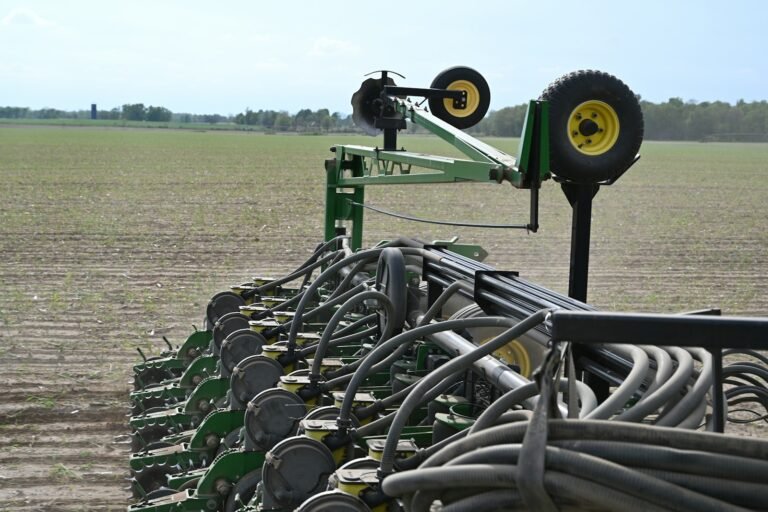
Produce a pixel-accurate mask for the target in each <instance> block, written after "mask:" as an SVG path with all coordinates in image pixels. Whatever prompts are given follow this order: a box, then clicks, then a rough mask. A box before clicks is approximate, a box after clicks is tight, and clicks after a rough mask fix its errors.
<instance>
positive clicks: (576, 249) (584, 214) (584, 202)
mask: <svg viewBox="0 0 768 512" xmlns="http://www.w3.org/2000/svg"><path fill="white" fill-rule="evenodd" d="M562 187H563V192H564V193H565V197H567V198H568V202H569V203H571V208H572V209H573V218H572V222H571V264H570V273H569V275H568V296H569V297H571V298H573V299H576V300H579V301H581V302H586V301H587V281H588V277H589V242H590V233H591V229H592V199H593V198H594V197H595V194H597V192H598V190H600V185H598V184H594V183H586V184H585V183H563V184H562Z"/></svg>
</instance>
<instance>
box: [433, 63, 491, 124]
mask: <svg viewBox="0 0 768 512" xmlns="http://www.w3.org/2000/svg"><path fill="white" fill-rule="evenodd" d="M461 81H464V82H469V84H471V86H472V89H473V90H467V93H468V97H467V107H466V108H465V109H463V110H460V109H451V108H450V107H446V102H448V103H449V105H450V104H451V101H452V100H445V99H443V98H429V110H430V111H432V114H434V115H435V116H437V117H439V118H440V119H442V120H443V121H445V122H447V123H449V124H451V125H453V126H455V127H456V128H459V129H460V130H464V129H465V128H469V127H471V126H474V125H476V124H477V123H479V122H480V121H482V120H483V118H484V117H485V114H486V113H487V112H488V107H489V106H490V105H491V89H490V88H489V87H488V82H486V81H485V78H483V75H481V74H480V73H478V72H477V71H475V70H474V69H472V68H467V67H463V66H456V67H453V68H448V69H446V70H445V71H442V72H440V73H439V74H438V75H437V76H436V77H435V79H434V80H432V85H430V87H431V88H433V89H462V87H461V84H460V82H461Z"/></svg>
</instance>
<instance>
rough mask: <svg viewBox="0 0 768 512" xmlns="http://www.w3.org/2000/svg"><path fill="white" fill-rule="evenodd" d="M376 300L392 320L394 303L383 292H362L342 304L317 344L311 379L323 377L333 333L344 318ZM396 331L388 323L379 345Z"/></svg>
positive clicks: (310, 374)
mask: <svg viewBox="0 0 768 512" xmlns="http://www.w3.org/2000/svg"><path fill="white" fill-rule="evenodd" d="M370 299H374V300H376V301H377V302H378V303H379V304H380V305H381V306H383V307H384V309H385V310H386V314H387V317H388V318H392V316H393V315H394V309H393V307H392V302H391V301H390V300H389V297H387V296H386V295H385V294H383V293H381V292H377V291H375V290H369V291H366V292H361V293H358V294H357V295H355V296H354V297H352V298H350V299H349V300H347V301H346V302H345V303H344V304H342V305H341V306H340V307H339V309H337V310H336V312H335V313H334V314H333V316H332V317H331V319H330V320H329V321H328V323H327V324H326V326H325V329H324V330H323V335H322V336H321V337H320V341H319V342H318V344H317V349H316V350H315V357H314V359H313V360H312V369H311V370H310V372H309V377H310V379H313V378H314V379H319V378H320V377H321V375H320V366H321V363H322V359H323V357H325V352H326V349H327V348H328V343H329V342H330V341H331V336H333V331H334V330H335V329H336V326H337V325H339V323H340V322H341V321H342V320H343V319H344V317H345V316H346V315H347V313H349V311H350V310H352V309H353V308H355V307H356V306H357V305H358V304H360V303H361V302H363V301H366V300H370ZM393 329H394V326H393V325H392V323H391V322H387V324H386V325H385V326H384V329H383V332H382V333H381V338H380V339H379V343H381V342H383V341H386V340H387V339H389V336H390V335H391V334H392V330H393Z"/></svg>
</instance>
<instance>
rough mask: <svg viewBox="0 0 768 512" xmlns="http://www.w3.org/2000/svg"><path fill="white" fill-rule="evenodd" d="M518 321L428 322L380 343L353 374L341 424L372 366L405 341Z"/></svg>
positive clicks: (497, 319)
mask: <svg viewBox="0 0 768 512" xmlns="http://www.w3.org/2000/svg"><path fill="white" fill-rule="evenodd" d="M515 323H516V320H514V319H511V318H506V317H481V318H465V319H461V320H446V321H445V322H438V323H433V324H428V325H425V326H423V327H416V328H414V329H411V330H409V331H404V332H402V333H400V334H398V335H397V336H394V337H392V338H390V339H388V340H387V341H386V342H384V343H382V344H381V345H378V346H377V347H376V348H375V349H374V350H372V351H371V352H370V353H369V354H368V356H366V357H365V359H363V360H362V361H363V362H362V363H361V364H360V367H359V368H358V369H357V371H356V372H355V373H354V374H353V376H352V380H351V381H350V383H349V385H348V386H347V390H346V392H345V393H344V401H343V402H342V404H341V412H340V413H339V426H340V427H342V428H347V427H349V425H348V424H347V423H348V421H349V417H350V414H351V410H352V403H353V401H354V395H355V393H356V392H357V390H358V389H359V388H360V386H361V385H362V383H363V381H364V380H365V379H366V378H367V377H368V374H369V372H370V370H371V367H372V366H373V365H374V364H376V363H377V362H379V361H380V360H381V359H383V358H384V357H385V356H387V355H389V352H390V351H392V350H394V349H396V348H398V347H399V346H400V345H402V344H404V343H411V342H413V341H415V340H416V339H418V338H421V337H424V336H428V335H430V334H433V333H436V332H440V331H445V330H450V329H464V328H468V327H511V326H512V325H514V324H515Z"/></svg>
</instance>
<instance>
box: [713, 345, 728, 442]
mask: <svg viewBox="0 0 768 512" xmlns="http://www.w3.org/2000/svg"><path fill="white" fill-rule="evenodd" d="M709 352H710V354H712V369H713V370H714V371H713V382H712V428H713V430H714V431H715V432H719V433H721V434H722V433H723V432H725V418H724V417H723V416H724V415H725V402H724V400H723V349H722V348H720V347H717V348H713V349H710V351H709Z"/></svg>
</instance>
